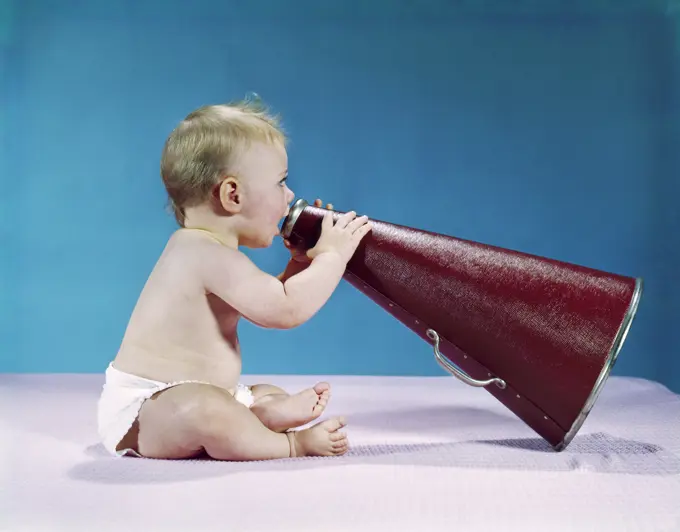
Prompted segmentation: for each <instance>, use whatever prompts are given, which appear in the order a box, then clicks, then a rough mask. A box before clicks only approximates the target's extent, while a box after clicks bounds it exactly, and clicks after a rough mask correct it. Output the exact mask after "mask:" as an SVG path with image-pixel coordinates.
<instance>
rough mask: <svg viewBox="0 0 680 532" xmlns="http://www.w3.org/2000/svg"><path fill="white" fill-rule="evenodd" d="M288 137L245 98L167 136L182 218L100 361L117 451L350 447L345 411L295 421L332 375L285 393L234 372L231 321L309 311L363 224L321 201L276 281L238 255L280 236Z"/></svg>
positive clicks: (165, 454)
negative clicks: (104, 362) (314, 236)
mask: <svg viewBox="0 0 680 532" xmlns="http://www.w3.org/2000/svg"><path fill="white" fill-rule="evenodd" d="M285 145H286V138H285V135H284V133H283V132H282V131H281V129H280V127H279V125H278V121H277V119H276V118H275V117H272V116H271V115H269V114H268V113H267V112H265V111H264V110H262V109H260V108H258V107H256V106H254V105H252V104H250V103H247V102H245V103H236V104H232V105H217V106H207V107H202V108H200V109H198V110H196V111H194V112H192V113H191V114H189V115H188V116H187V117H186V118H185V119H184V120H183V121H182V122H181V123H180V124H179V126H178V127H177V128H176V129H175V130H174V131H173V132H172V133H171V134H170V136H169V138H168V139H167V141H166V144H165V147H164V150H163V154H162V160H161V175H162V178H163V182H164V184H165V187H166V190H167V192H168V195H169V197H170V203H171V205H172V207H173V209H174V212H175V217H176V218H177V221H178V223H179V225H180V226H181V227H180V229H178V230H177V231H176V232H175V233H174V234H173V235H172V236H171V237H170V239H169V241H168V243H167V245H166V247H165V249H164V250H163V252H162V254H161V256H160V258H159V260H158V262H157V263H156V265H155V267H154V269H153V271H152V272H151V274H150V276H149V278H148V280H147V282H146V284H145V286H144V288H143V290H142V293H141V295H140V297H139V300H138V302H137V305H136V306H135V308H134V310H133V312H132V316H131V318H130V322H129V324H128V327H127V330H126V331H125V334H124V337H123V340H122V342H121V346H120V350H119V352H118V354H117V356H116V357H115V359H114V360H113V361H112V362H111V364H109V367H108V368H107V370H106V382H105V384H104V387H103V390H102V394H101V397H100V399H99V405H98V428H99V434H100V437H101V439H102V441H103V443H104V445H105V447H106V448H107V450H108V451H109V452H111V453H112V454H114V455H117V456H122V455H126V454H127V455H133V456H142V457H148V458H166V459H182V458H190V457H194V456H197V455H199V454H203V453H206V454H207V455H209V456H210V457H212V458H214V459H219V460H268V459H275V458H287V457H295V456H338V455H342V454H344V453H345V452H347V450H348V445H349V443H348V440H347V437H346V435H345V433H343V432H342V431H341V429H342V428H343V427H344V426H345V420H344V419H343V418H342V417H334V418H330V419H328V420H326V421H322V422H317V423H316V424H314V425H311V426H310V427H308V428H305V429H299V427H301V426H303V425H306V424H308V423H310V422H312V421H313V420H315V419H317V418H318V417H319V416H320V415H321V413H322V412H323V411H324V408H325V407H326V405H327V403H328V401H329V399H330V386H329V384H328V383H325V382H321V383H318V384H316V385H315V386H314V387H313V388H310V389H307V390H304V391H302V392H300V393H298V394H296V395H289V394H287V393H286V392H285V391H284V390H282V389H280V388H278V387H276V386H272V385H270V384H257V385H253V386H246V385H244V384H242V383H241V382H240V375H241V351H240V347H239V338H238V334H237V324H238V321H239V318H240V317H241V316H243V317H244V318H245V319H247V320H249V321H251V322H252V323H254V324H256V325H258V326H260V327H263V328H276V329H289V328H292V327H296V326H298V325H301V324H302V323H304V322H305V321H307V320H309V319H310V318H311V317H312V316H314V315H315V313H316V312H317V311H318V310H319V309H320V308H321V307H322V306H323V305H324V303H326V301H327V300H328V299H329V297H330V296H331V294H332V293H333V291H334V290H335V288H336V287H337V285H338V284H339V282H340V280H341V279H342V275H343V273H344V271H345V267H346V264H347V262H348V261H349V259H350V258H351V257H352V255H353V254H354V251H355V250H356V248H357V245H358V244H359V242H360V241H361V239H362V238H363V237H364V236H365V235H366V234H367V233H368V232H369V231H370V229H371V224H370V222H369V221H368V219H367V218H366V217H365V216H361V217H357V215H356V213H354V212H348V213H346V214H344V215H342V216H341V217H340V218H339V219H338V220H337V221H336V222H335V223H333V220H332V217H331V213H330V210H329V212H328V213H327V214H326V216H325V218H324V220H323V223H322V230H321V236H320V238H319V240H318V242H317V244H316V245H315V247H314V248H313V249H311V250H309V251H307V253H306V254H299V253H296V252H295V251H293V250H292V248H291V247H290V244H289V243H288V242H286V246H287V247H288V248H289V249H291V255H292V256H291V260H290V261H289V263H288V265H287V267H286V268H285V271H284V272H283V273H282V274H281V275H279V276H278V277H273V276H271V275H269V274H267V273H265V272H263V271H261V270H260V269H258V268H257V267H256V266H255V265H254V264H253V262H252V261H251V260H250V259H249V258H248V257H247V256H246V255H245V254H243V253H242V252H241V251H239V246H247V247H249V248H263V247H267V246H270V245H271V244H272V242H273V240H274V238H275V237H276V236H277V235H279V223H280V222H281V220H282V218H284V217H285V216H286V215H287V214H288V209H289V205H290V203H291V202H292V200H293V198H294V195H293V192H292V191H291V190H290V189H289V188H288V186H287V185H286V177H287V173H288V170H287V166H288V160H287V154H286V148H285ZM315 205H317V206H321V205H322V203H321V201H320V200H317V201H316V202H315ZM328 208H329V209H330V208H332V206H331V205H328ZM293 428H298V430H295V431H292V430H291V429H293Z"/></svg>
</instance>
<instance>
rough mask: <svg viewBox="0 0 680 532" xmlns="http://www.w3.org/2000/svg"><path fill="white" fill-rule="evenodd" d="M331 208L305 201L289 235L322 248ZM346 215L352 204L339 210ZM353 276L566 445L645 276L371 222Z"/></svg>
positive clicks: (469, 379) (456, 364)
mask: <svg viewBox="0 0 680 532" xmlns="http://www.w3.org/2000/svg"><path fill="white" fill-rule="evenodd" d="M326 212H327V209H324V208H321V207H315V206H313V205H309V204H308V203H307V202H306V201H305V200H304V199H299V200H297V201H296V202H295V204H294V205H293V206H292V207H291V209H290V211H289V214H288V216H287V217H286V219H285V220H284V222H283V224H282V226H281V235H282V236H283V237H284V238H286V239H288V240H289V241H290V242H291V245H293V246H295V247H298V248H300V249H310V248H312V247H314V245H315V244H316V241H317V240H318V238H319V236H320V234H321V222H322V220H323V216H324V214H325V213H326ZM332 214H333V219H334V222H335V220H337V219H338V218H339V217H340V216H341V215H342V212H339V211H332ZM371 225H372V226H373V228H372V230H371V231H370V232H369V233H368V235H366V236H365V237H364V238H363V240H362V241H361V243H360V244H359V246H358V248H357V249H356V251H355V253H354V255H353V256H352V258H351V259H350V261H349V262H348V263H347V268H346V270H345V273H344V279H345V280H346V281H348V282H349V283H350V284H351V285H353V286H354V287H355V288H356V289H357V290H359V291H360V292H362V293H363V294H364V295H366V296H367V297H368V298H370V299H371V300H373V301H374V302H375V303H377V304H378V305H379V306H380V307H382V308H383V309H384V310H385V311H386V312H388V313H390V314H391V315H392V316H393V317H395V318H396V319H397V320H399V321H400V322H401V323H402V324H403V325H405V326H406V327H408V328H409V329H410V330H411V331H413V332H414V333H415V334H417V335H418V336H420V337H421V338H422V339H423V340H425V341H426V342H428V343H429V344H430V345H431V349H432V352H433V354H434V358H435V360H436V362H437V363H438V364H439V365H440V366H441V367H442V368H444V369H445V370H446V371H447V372H448V373H450V374H451V375H453V376H454V377H456V378H458V379H460V380H461V381H462V382H464V383H466V384H468V385H470V386H474V387H480V388H484V389H485V390H487V391H488V392H489V393H491V394H492V395H493V396H494V397H495V398H496V399H497V400H498V401H500V402H501V403H502V404H503V405H505V407H507V408H508V409H509V410H510V411H511V412H513V413H514V414H515V415H516V416H517V417H518V418H519V419H520V420H522V421H523V422H524V423H525V424H526V425H527V426H529V427H530V428H531V429H533V431H534V432H536V433H537V434H538V435H539V436H541V437H542V438H543V439H544V440H546V441H547V442H548V443H549V444H550V445H551V446H552V448H553V449H554V450H555V451H562V450H564V449H565V448H566V447H567V446H568V445H569V443H570V442H571V441H572V440H573V438H574V436H575V435H576V433H577V432H578V431H579V430H580V429H581V427H582V425H583V423H584V421H585V420H586V418H587V416H588V414H589V413H590V411H591V409H592V408H593V405H594V404H595V402H596V401H597V399H598V396H599V395H600V392H601V391H602V388H603V386H604V384H605V382H606V380H607V378H608V376H609V375H610V372H611V370H612V367H613V366H614V363H615V362H616V359H617V357H618V355H619V352H620V351H621V348H622V346H623V344H624V341H625V339H626V336H627V334H628V332H629V329H630V327H631V324H632V322H633V319H634V317H635V314H636V312H637V309H638V304H639V302H640V298H641V296H642V287H643V281H642V279H641V278H633V277H627V276H623V275H617V274H613V273H608V272H604V271H600V270H596V269H592V268H587V267H584V266H579V265H576V264H571V263H567V262H562V261H558V260H553V259H549V258H545V257H541V256H537V255H531V254H527V253H522V252H519V251H514V250H509V249H504V248H501V247H496V246H491V245H486V244H481V243H478V242H474V241H470V240H465V239H461V238H455V237H452V236H447V235H444V234H439V233H434V232H430V231H422V230H418V229H414V228H411V227H406V226H402V225H397V224H392V223H388V222H384V221H380V220H373V219H371Z"/></svg>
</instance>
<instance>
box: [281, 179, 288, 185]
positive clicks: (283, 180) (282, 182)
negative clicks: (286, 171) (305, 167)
mask: <svg viewBox="0 0 680 532" xmlns="http://www.w3.org/2000/svg"><path fill="white" fill-rule="evenodd" d="M287 180H288V177H284V178H283V179H282V180H281V181H279V186H283V185H284V183H285V182H286V181H287Z"/></svg>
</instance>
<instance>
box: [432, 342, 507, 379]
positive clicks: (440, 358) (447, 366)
mask: <svg viewBox="0 0 680 532" xmlns="http://www.w3.org/2000/svg"><path fill="white" fill-rule="evenodd" d="M427 336H428V338H431V339H432V340H434V356H435V358H436V359H437V362H439V365H440V366H442V367H443V368H444V369H445V370H446V371H448V372H449V373H451V374H452V375H453V376H454V377H456V378H458V379H459V380H461V381H463V382H464V383H465V384H469V385H470V386H475V387H477V388H482V387H484V386H488V385H489V384H496V386H498V387H499V388H500V389H501V390H503V389H505V386H506V384H505V381H504V380H503V379H499V378H497V377H495V378H493V379H488V380H485V381H480V380H477V379H473V378H472V377H470V376H469V375H467V374H466V373H464V372H462V371H461V370H459V369H458V368H457V367H456V366H454V365H453V364H451V363H450V362H449V361H448V360H446V358H444V357H443V356H442V354H441V352H440V351H439V335H438V334H437V332H436V331H435V330H433V329H428V330H427Z"/></svg>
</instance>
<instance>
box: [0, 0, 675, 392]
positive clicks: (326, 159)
mask: <svg viewBox="0 0 680 532" xmlns="http://www.w3.org/2000/svg"><path fill="white" fill-rule="evenodd" d="M186 4H187V3H186V2H179V1H166V2H160V1H158V2H151V1H132V0H126V1H122V2H92V1H91V2H84V1H74V0H62V1H59V2H56V1H55V2H50V1H36V0H29V1H27V0H23V1H21V2H20V1H18V0H17V1H8V0H2V4H1V5H2V7H1V9H0V19H1V21H2V22H1V24H0V45H1V46H2V56H1V60H2V66H1V70H0V79H1V80H2V86H1V87H0V89H1V90H2V100H1V101H2V109H1V112H0V123H1V124H2V130H1V135H2V150H3V151H2V153H1V157H0V162H1V166H0V176H1V179H2V183H1V188H0V202H1V203H0V237H1V239H2V240H1V244H2V255H1V258H2V262H1V264H0V279H1V281H0V282H1V283H2V284H1V285H0V288H1V297H2V299H1V301H0V303H1V304H0V327H1V329H0V335H1V342H0V349H1V353H0V371H2V372H102V371H103V370H104V369H105V367H106V365H107V363H108V362H109V361H110V360H111V359H112V358H113V357H114V356H115V353H116V350H117V348H118V345H119V341H120V339H121V336H122V334H123V332H124V329H125V326H126V322H127V319H128V317H129V315H130V312H131V310H132V308H133V305H134V303H135V299H136V297H137V295H138V293H139V291H140V289H141V288H142V286H143V284H144V282H145V280H146V276H147V274H148V273H149V271H150V269H151V268H152V267H153V264H154V261H155V260H156V258H157V256H158V254H159V252H160V251H161V250H162V248H163V246H164V244H165V241H166V239H167V237H168V236H169V234H170V233H171V232H172V231H173V230H174V229H175V225H174V221H173V219H172V217H171V216H170V215H169V214H168V213H167V211H166V210H165V201H166V200H165V194H164V190H163V188H162V185H161V181H160V177H159V156H160V151H161V146H162V144H163V142H164V140H165V138H166V136H167V134H168V133H169V132H170V130H171V129H172V128H173V127H174V126H175V125H176V123H177V122H178V121H179V120H181V119H182V118H183V117H184V116H185V115H186V114H187V113H188V112H189V111H190V110H192V109H193V108H195V107H197V106H200V105H203V104H207V103H220V102H225V101H228V100H232V99H236V98H241V97H243V96H244V95H245V94H246V93H247V92H248V91H255V92H257V93H258V94H260V96H262V97H263V98H264V100H265V101H266V102H268V103H269V104H270V105H271V106H272V107H273V108H274V110H275V111H278V112H280V113H281V114H282V115H283V118H284V124H285V127H286V129H287V131H288V132H289V134H290V135H291V137H292V144H291V147H290V174H291V178H290V182H291V183H290V184H291V187H292V188H293V190H294V191H295V192H296V193H297V195H298V197H305V198H307V199H309V200H313V199H314V198H315V197H321V198H322V199H323V200H324V201H332V202H333V203H334V204H335V205H336V207H337V208H338V209H341V210H348V209H356V210H358V211H360V212H362V213H365V214H368V215H369V216H371V217H373V218H376V219H382V220H387V221H391V222H395V223H400V224H405V225H410V226H413V227H418V228H421V229H428V230H433V231H438V232H442V233H447V234H451V235H455V236H459V237H463V238H469V239H473V240H477V241H480V242H485V243H489V244H494V245H499V246H503V247H507V248H512V249H519V250H522V251H527V252H530V253H537V254H540V255H544V256H550V257H553V258H557V259H562V260H567V261H571V262H576V263H580V264H584V265H588V266H591V267H595V268H600V269H603V270H608V271H614V272H618V273H623V274H626V275H631V276H642V277H644V278H645V282H646V285H645V293H644V296H643V300H642V304H641V306H640V311H639V314H638V317H637V319H636V321H635V323H634V326H633V328H632V330H631V333H630V335H629V337H628V341H627V343H626V345H625V347H624V350H623V352H622V355H621V358H620V359H619V362H618V364H617V366H616V368H615V374H619V375H634V376H639V377H644V378H650V379H655V380H658V381H661V382H663V383H664V384H666V385H668V386H670V387H671V388H673V389H674V390H676V391H680V362H679V360H680V337H679V335H678V332H677V331H678V324H679V323H680V303H679V301H680V283H679V282H678V276H679V272H680V216H679V214H678V211H679V210H680V208H679V207H678V204H679V203H680V156H679V155H678V154H679V153H680V148H679V146H680V144H679V142H678V141H679V140H680V105H679V103H680V96H679V90H680V77H679V72H680V68H679V67H680V60H679V57H680V38H679V37H678V31H679V28H680V23H679V14H678V11H677V10H674V9H673V7H674V3H673V2H646V3H645V2H642V1H638V2H634V1H623V0H618V1H616V2H605V1H601V2H594V1H586V0H583V1H572V2H558V1H544V2H529V1H526V2H513V4H514V7H513V9H512V10H510V9H509V8H508V7H507V4H508V2H503V1H496V2H493V1H486V2H482V1H478V2H472V1H468V2H465V1H460V2H445V1H415V2H414V1H411V2H406V1H395V2H387V1H383V2H377V1H371V2H365V3H362V2H359V1H348V2H312V1H311V0H303V1H297V2H292V3H283V2H281V3H279V2H275V1H274V0H271V1H269V2H267V1H264V0H256V1H250V2H236V1H217V0H215V1H207V0H199V1H197V2H195V3H194V4H193V6H192V7H188V6H187V5H186ZM284 4H286V5H285V6H284ZM567 5H569V6H570V7H569V8H567V7H565V6H567ZM248 253H249V255H250V256H251V257H252V258H253V259H254V260H255V261H256V262H257V263H258V264H259V265H260V266H261V267H262V268H264V269H265V270H267V271H269V272H271V273H274V274H276V273H279V272H280V271H281V270H282V269H283V267H284V265H285V262H286V259H287V252H286V250H285V249H284V248H283V246H282V245H281V244H280V241H278V240H277V243H276V245H275V247H273V248H271V249H268V250H264V251H256V252H248ZM345 331H349V332H345ZM241 335H242V343H243V348H244V371H245V372H246V373H267V374H271V373H298V374H299V373H307V374H309V373H320V374H334V373H343V374H387V375H393V374H406V375H416V374H417V375H441V374H443V371H442V370H441V369H440V368H439V366H437V364H436V363H435V361H434V358H433V357H432V351H431V348H430V347H429V346H428V345H426V344H425V343H423V342H422V341H421V340H420V339H418V338H417V337H416V336H415V335H413V334H412V333H411V332H410V331H408V330H407V329H406V328H405V327H403V326H402V325H401V324H399V323H398V322H397V321H396V320H394V319H393V318H391V317H390V316H389V315H388V314H387V313H385V312H383V311H382V310H381V309H379V308H378V307H377V306H375V305H374V304H373V303H372V302H370V301H369V300H368V299H367V298H365V297H364V296H363V295H361V294H359V293H358V292H356V291H355V290H354V289H353V288H352V287H351V286H349V285H348V284H346V283H342V284H341V286H340V288H339V289H338V291H337V292H336V293H335V294H334V295H333V297H332V298H331V300H330V302H329V303H328V305H327V306H326V307H324V309H323V310H322V311H321V312H320V313H319V314H318V315H317V316H316V317H315V318H314V319H313V320H312V321H310V322H308V323H306V324H305V325H303V326H302V327H300V328H298V329H295V330H292V331H267V330H261V329H259V328H257V327H255V326H253V325H251V324H249V323H246V322H244V323H243V324H242V326H241Z"/></svg>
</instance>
